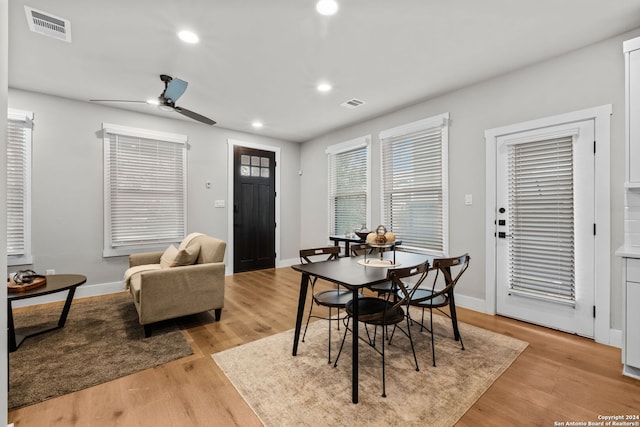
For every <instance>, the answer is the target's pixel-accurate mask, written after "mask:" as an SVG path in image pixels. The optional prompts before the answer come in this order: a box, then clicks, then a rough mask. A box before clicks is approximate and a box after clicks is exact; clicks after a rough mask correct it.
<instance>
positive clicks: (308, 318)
mask: <svg viewBox="0 0 640 427" xmlns="http://www.w3.org/2000/svg"><path fill="white" fill-rule="evenodd" d="M312 310H313V298H312V299H311V305H310V306H309V315H308V316H307V324H306V325H305V327H304V333H303V334H302V342H304V337H306V336H307V328H308V327H309V320H311V311H312Z"/></svg>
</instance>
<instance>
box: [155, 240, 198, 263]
mask: <svg viewBox="0 0 640 427" xmlns="http://www.w3.org/2000/svg"><path fill="white" fill-rule="evenodd" d="M199 254H200V244H199V243H197V242H195V243H193V244H191V245H189V246H187V247H186V248H183V249H176V247H175V246H173V245H171V246H169V247H168V248H167V250H165V251H164V253H163V254H162V256H161V257H160V265H161V266H162V268H170V267H181V266H184V265H192V264H193V263H195V262H196V260H197V259H198V255H199Z"/></svg>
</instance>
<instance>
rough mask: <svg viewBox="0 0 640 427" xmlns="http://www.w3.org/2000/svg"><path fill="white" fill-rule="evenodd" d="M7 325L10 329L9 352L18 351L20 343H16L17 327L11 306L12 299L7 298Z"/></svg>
mask: <svg viewBox="0 0 640 427" xmlns="http://www.w3.org/2000/svg"><path fill="white" fill-rule="evenodd" d="M7 323H8V325H7V327H8V329H9V331H8V332H9V337H8V338H9V352H13V351H16V350H17V349H18V344H17V343H16V328H15V325H14V324H13V308H12V307H11V300H10V299H9V300H7Z"/></svg>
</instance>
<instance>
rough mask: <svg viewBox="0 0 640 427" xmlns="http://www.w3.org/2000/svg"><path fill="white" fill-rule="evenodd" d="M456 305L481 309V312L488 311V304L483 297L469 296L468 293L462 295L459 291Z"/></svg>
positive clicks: (470, 308)
mask: <svg viewBox="0 0 640 427" xmlns="http://www.w3.org/2000/svg"><path fill="white" fill-rule="evenodd" d="M456 306H458V307H463V308H467V309H469V310H473V311H479V312H480V313H485V312H486V311H485V308H486V306H485V302H484V300H483V299H479V298H473V297H468V296H466V295H460V294H458V293H456ZM489 314H493V313H489Z"/></svg>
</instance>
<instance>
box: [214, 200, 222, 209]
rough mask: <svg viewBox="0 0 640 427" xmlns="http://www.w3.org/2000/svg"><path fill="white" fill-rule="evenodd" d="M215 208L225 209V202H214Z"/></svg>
mask: <svg viewBox="0 0 640 427" xmlns="http://www.w3.org/2000/svg"><path fill="white" fill-rule="evenodd" d="M214 206H215V207H216V208H224V200H216V201H215V202H214Z"/></svg>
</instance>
